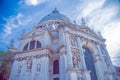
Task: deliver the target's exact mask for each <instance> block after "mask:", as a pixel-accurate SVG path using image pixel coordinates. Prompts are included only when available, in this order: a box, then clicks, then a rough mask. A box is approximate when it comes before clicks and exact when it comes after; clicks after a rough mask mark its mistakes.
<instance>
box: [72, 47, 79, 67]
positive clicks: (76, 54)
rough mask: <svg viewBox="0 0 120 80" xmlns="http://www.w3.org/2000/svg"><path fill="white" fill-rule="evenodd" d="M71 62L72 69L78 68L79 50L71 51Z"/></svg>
mask: <svg viewBox="0 0 120 80" xmlns="http://www.w3.org/2000/svg"><path fill="white" fill-rule="evenodd" d="M72 61H73V67H74V68H78V64H79V63H80V55H79V50H77V49H72Z"/></svg>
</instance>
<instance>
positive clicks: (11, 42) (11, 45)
mask: <svg viewBox="0 0 120 80" xmlns="http://www.w3.org/2000/svg"><path fill="white" fill-rule="evenodd" d="M13 47H14V40H13V39H12V40H11V41H10V43H9V48H13Z"/></svg>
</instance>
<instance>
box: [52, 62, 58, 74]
mask: <svg viewBox="0 0 120 80" xmlns="http://www.w3.org/2000/svg"><path fill="white" fill-rule="evenodd" d="M53 74H59V61H58V60H55V61H54V62H53Z"/></svg>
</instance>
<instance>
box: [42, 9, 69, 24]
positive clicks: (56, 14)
mask: <svg viewBox="0 0 120 80" xmlns="http://www.w3.org/2000/svg"><path fill="white" fill-rule="evenodd" d="M49 19H61V20H65V21H68V22H71V20H70V19H69V18H68V17H66V16H65V15H63V14H60V13H59V11H58V10H57V9H56V8H55V10H53V11H52V13H50V14H48V15H47V16H45V17H43V18H42V19H41V21H40V22H44V21H46V20H49Z"/></svg>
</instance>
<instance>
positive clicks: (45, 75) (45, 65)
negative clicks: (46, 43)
mask: <svg viewBox="0 0 120 80" xmlns="http://www.w3.org/2000/svg"><path fill="white" fill-rule="evenodd" d="M41 63H42V65H41V77H42V78H41V80H49V58H48V56H44V57H42V58H41Z"/></svg>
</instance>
